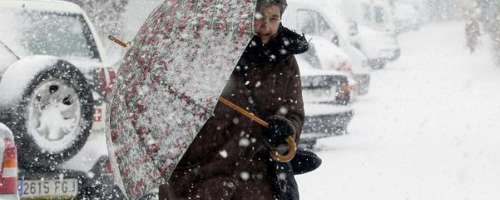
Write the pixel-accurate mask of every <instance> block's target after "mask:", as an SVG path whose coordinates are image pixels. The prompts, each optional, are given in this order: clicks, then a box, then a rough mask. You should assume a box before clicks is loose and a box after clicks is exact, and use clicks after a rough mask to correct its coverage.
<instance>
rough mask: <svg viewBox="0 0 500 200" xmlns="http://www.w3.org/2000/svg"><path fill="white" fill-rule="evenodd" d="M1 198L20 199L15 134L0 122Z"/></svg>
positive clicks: (6, 199)
mask: <svg viewBox="0 0 500 200" xmlns="http://www.w3.org/2000/svg"><path fill="white" fill-rule="evenodd" d="M0 199H2V200H18V199H19V196H18V195H17V150H16V144H15V143H14V135H12V132H11V131H10V129H9V128H8V127H7V126H5V125H4V124H2V123H0Z"/></svg>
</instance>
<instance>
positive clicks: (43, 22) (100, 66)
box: [0, 0, 116, 199]
mask: <svg viewBox="0 0 500 200" xmlns="http://www.w3.org/2000/svg"><path fill="white" fill-rule="evenodd" d="M0 19H1V20H0V94H2V95H1V96H0V122H3V123H5V125H7V126H8V127H9V128H10V130H12V132H13V134H14V136H15V137H14V139H15V143H16V146H17V151H18V155H19V156H18V158H19V174H18V175H19V183H18V184H19V189H20V191H19V195H20V197H21V199H23V198H35V199H36V198H41V197H44V198H60V197H63V196H64V197H77V196H78V197H80V198H81V197H83V196H85V197H88V198H91V197H96V196H99V195H100V196H102V195H106V192H107V191H108V190H107V186H104V185H103V184H104V183H111V185H110V186H113V184H112V182H109V181H108V182H106V181H105V180H104V179H103V178H102V177H106V176H108V174H110V172H106V171H104V172H103V171H102V170H101V168H104V166H103V165H105V164H104V163H106V162H107V159H105V158H106V155H107V152H106V151H99V149H97V150H96V149H87V150H85V151H91V154H92V156H89V157H86V158H85V159H81V160H70V159H72V158H73V157H75V155H77V154H81V153H82V148H83V147H84V145H86V143H87V139H88V138H89V137H93V138H96V137H97V136H95V135H104V128H105V126H104V115H105V113H104V111H105V110H106V99H105V96H106V94H107V93H109V91H110V88H111V86H110V84H112V82H113V79H114V78H116V76H115V75H116V74H115V73H114V69H110V68H109V67H106V66H105V64H104V63H106V60H105V56H104V55H105V53H104V50H103V45H102V44H101V40H100V38H99V36H98V35H97V34H96V31H95V29H94V27H93V26H92V24H91V23H90V20H89V19H88V17H87V16H86V14H85V13H84V12H83V10H82V9H81V8H80V7H78V6H77V5H75V4H73V3H69V2H64V1H57V0H51V1H48V0H30V1H25V0H2V1H0ZM97 138H99V137H97ZM101 138H102V140H100V141H92V142H93V143H96V142H100V143H102V144H104V145H105V140H104V138H105V137H101ZM102 148H104V149H105V148H106V147H105V146H104V147H102ZM87 154H89V153H87ZM71 162H74V163H76V164H71ZM67 166H73V167H70V168H68V167H67ZM92 170H94V171H92ZM95 171H98V172H99V174H96V173H95ZM100 172H103V173H100ZM98 182H100V184H98ZM98 188H102V189H98ZM111 189H112V188H111ZM111 189H110V190H111Z"/></svg>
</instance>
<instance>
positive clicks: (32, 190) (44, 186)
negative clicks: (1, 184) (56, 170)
mask: <svg viewBox="0 0 500 200" xmlns="http://www.w3.org/2000/svg"><path fill="white" fill-rule="evenodd" d="M19 183H20V184H21V185H20V188H19V193H20V194H19V195H20V196H21V199H36V198H38V197H42V198H43V197H50V198H51V197H56V198H57V199H60V198H64V197H74V196H76V195H77V193H78V181H77V179H56V180H24V181H22V180H20V181H19Z"/></svg>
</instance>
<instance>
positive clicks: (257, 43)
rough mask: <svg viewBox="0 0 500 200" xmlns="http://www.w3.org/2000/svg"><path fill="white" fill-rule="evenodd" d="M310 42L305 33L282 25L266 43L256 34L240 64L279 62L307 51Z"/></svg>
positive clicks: (253, 64) (251, 64)
mask: <svg viewBox="0 0 500 200" xmlns="http://www.w3.org/2000/svg"><path fill="white" fill-rule="evenodd" d="M308 48H309V44H308V42H307V40H306V39H305V37H304V36H303V35H299V34H297V33H295V32H293V31H291V30H290V29H288V28H286V27H284V26H282V25H280V27H279V28H278V33H277V35H276V36H275V37H274V38H272V39H271V40H269V42H268V43H267V44H266V45H263V44H262V41H261V40H260V38H259V37H258V36H254V37H253V38H252V40H251V41H250V43H249V44H248V45H247V47H246V49H245V51H244V53H243V55H242V57H241V59H240V62H239V63H238V65H239V66H249V67H250V66H255V65H266V64H271V65H274V64H278V63H282V62H284V61H286V60H287V59H288V57H290V56H291V55H293V54H300V53H304V52H305V51H307V49H308Z"/></svg>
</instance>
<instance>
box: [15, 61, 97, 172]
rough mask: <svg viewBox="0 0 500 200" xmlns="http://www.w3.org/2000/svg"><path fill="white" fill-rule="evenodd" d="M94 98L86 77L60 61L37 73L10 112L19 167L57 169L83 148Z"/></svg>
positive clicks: (91, 116) (88, 129) (90, 123)
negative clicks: (56, 167) (13, 109)
mask: <svg viewBox="0 0 500 200" xmlns="http://www.w3.org/2000/svg"><path fill="white" fill-rule="evenodd" d="M93 113H94V99H93V96H92V93H91V89H90V86H89V84H88V83H87V81H86V80H85V77H84V75H83V74H82V73H81V72H80V71H79V70H78V69H77V68H75V67H74V66H73V65H71V64H70V63H67V62H64V61H59V62H57V64H55V65H54V66H53V67H50V68H48V69H46V70H44V71H41V72H40V73H38V74H37V75H36V76H35V77H34V78H33V79H32V80H31V82H30V84H29V86H28V87H27V88H26V89H25V90H24V92H23V98H22V100H21V102H20V103H19V104H18V105H17V107H15V112H12V113H11V115H12V116H11V117H10V120H9V121H10V122H9V124H10V127H12V129H13V131H14V134H15V135H16V136H15V139H16V144H17V145H18V151H19V161H20V165H21V166H22V167H25V168H33V167H44V168H46V169H47V167H49V168H48V169H54V168H55V166H57V165H58V164H60V163H62V162H64V161H66V160H68V159H70V158H71V157H73V156H74V155H75V154H76V153H78V151H79V150H80V149H81V148H82V147H83V145H84V144H85V142H86V141H87V138H88V136H89V134H90V129H91V127H92V119H93Z"/></svg>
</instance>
